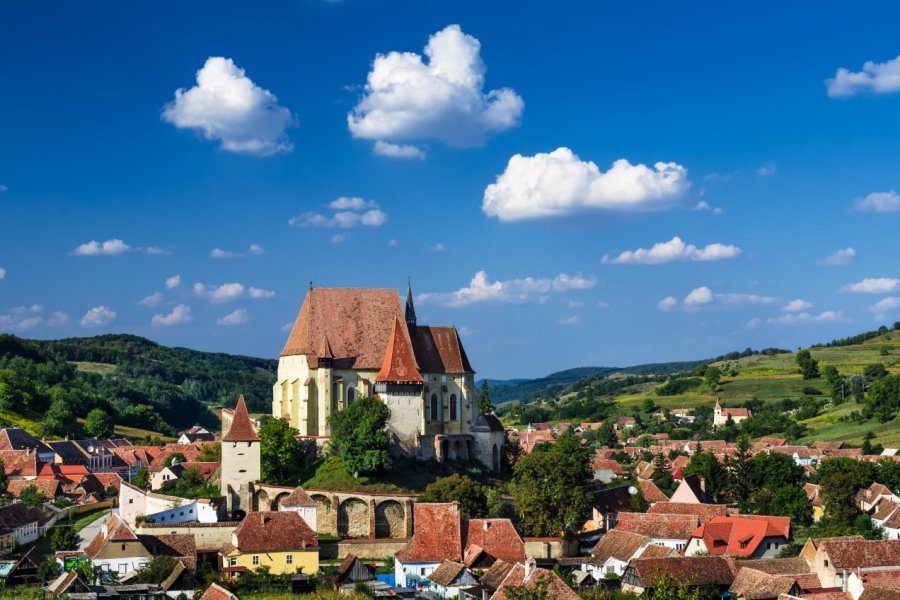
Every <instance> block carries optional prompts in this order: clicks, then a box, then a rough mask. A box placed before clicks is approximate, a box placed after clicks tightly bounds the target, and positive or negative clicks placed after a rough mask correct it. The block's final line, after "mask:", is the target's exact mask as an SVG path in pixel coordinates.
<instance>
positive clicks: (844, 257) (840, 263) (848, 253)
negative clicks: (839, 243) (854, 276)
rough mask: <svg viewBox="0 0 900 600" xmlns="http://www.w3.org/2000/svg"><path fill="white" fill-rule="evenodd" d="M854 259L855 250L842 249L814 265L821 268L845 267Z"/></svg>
mask: <svg viewBox="0 0 900 600" xmlns="http://www.w3.org/2000/svg"><path fill="white" fill-rule="evenodd" d="M854 258H856V250H854V249H853V248H842V249H841V250H838V251H836V252H835V253H834V254H831V255H829V256H826V257H825V258H823V259H821V260H819V261H816V264H817V265H821V266H823V267H846V266H847V265H849V264H850V263H852V262H853V259H854Z"/></svg>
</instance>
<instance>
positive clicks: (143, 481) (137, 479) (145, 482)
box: [131, 467, 150, 490]
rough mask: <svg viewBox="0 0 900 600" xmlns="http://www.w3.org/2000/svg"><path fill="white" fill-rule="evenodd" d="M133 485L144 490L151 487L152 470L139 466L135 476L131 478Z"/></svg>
mask: <svg viewBox="0 0 900 600" xmlns="http://www.w3.org/2000/svg"><path fill="white" fill-rule="evenodd" d="M131 485H133V486H135V487H139V488H141V489H142V490H149V489H150V470H149V469H147V467H139V468H138V470H137V472H136V473H135V474H134V477H132V478H131Z"/></svg>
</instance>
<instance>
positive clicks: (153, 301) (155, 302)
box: [138, 292, 163, 306]
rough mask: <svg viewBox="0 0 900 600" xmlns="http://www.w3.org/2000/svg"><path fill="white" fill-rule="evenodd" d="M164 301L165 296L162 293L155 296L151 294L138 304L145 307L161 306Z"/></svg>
mask: <svg viewBox="0 0 900 600" xmlns="http://www.w3.org/2000/svg"><path fill="white" fill-rule="evenodd" d="M162 301H163V295H162V294H161V293H160V292H156V293H155V294H150V295H149V296H147V297H146V298H144V299H143V300H141V301H140V302H138V304H140V305H143V306H159V304H161V303H162Z"/></svg>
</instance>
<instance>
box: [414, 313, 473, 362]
mask: <svg viewBox="0 0 900 600" xmlns="http://www.w3.org/2000/svg"><path fill="white" fill-rule="evenodd" d="M413 348H414V349H415V353H416V362H417V363H418V364H419V369H421V371H422V372H423V373H474V372H475V370H474V369H472V365H471V364H469V357H468V356H466V351H465V349H463V345H462V342H461V341H460V339H459V334H458V333H457V332H456V327H438V326H430V327H429V326H423V325H419V326H418V327H416V337H415V338H414V339H413Z"/></svg>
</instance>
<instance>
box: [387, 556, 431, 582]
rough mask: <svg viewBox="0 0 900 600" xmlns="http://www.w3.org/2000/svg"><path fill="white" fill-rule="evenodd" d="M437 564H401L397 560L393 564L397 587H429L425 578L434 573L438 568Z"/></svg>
mask: <svg viewBox="0 0 900 600" xmlns="http://www.w3.org/2000/svg"><path fill="white" fill-rule="evenodd" d="M440 564H441V563H439V562H427V563H402V562H400V561H399V560H395V562H394V576H395V578H396V581H397V587H415V586H416V585H417V584H419V585H422V586H429V585H430V584H431V582H430V581H427V580H426V578H427V577H428V576H429V575H431V574H432V573H434V570H435V569H437V568H438V567H439V566H440Z"/></svg>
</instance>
